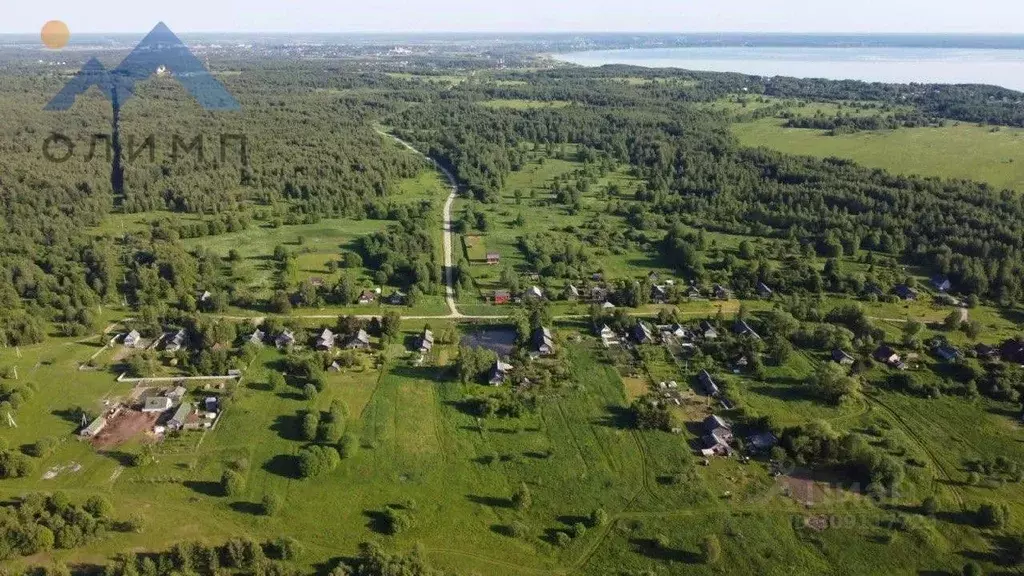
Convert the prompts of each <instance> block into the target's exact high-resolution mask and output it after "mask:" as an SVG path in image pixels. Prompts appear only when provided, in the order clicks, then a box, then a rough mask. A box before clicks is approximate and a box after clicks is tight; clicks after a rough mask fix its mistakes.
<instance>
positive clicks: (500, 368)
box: [487, 360, 512, 386]
mask: <svg viewBox="0 0 1024 576" xmlns="http://www.w3.org/2000/svg"><path fill="white" fill-rule="evenodd" d="M511 371H512V365H511V364H506V363H504V362H502V361H501V360H498V361H496V362H495V363H494V366H493V367H492V368H491V372H490V374H489V375H488V377H487V382H488V383H489V384H490V385H491V386H501V385H502V384H504V383H505V380H507V379H508V373H509V372H511Z"/></svg>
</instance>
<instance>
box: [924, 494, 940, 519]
mask: <svg viewBox="0 0 1024 576" xmlns="http://www.w3.org/2000/svg"><path fill="white" fill-rule="evenodd" d="M938 510H939V503H938V501H937V500H935V497H934V496H929V497H927V498H925V499H924V500H922V501H921V514H924V515H925V516H934V515H935V513H936V512H938Z"/></svg>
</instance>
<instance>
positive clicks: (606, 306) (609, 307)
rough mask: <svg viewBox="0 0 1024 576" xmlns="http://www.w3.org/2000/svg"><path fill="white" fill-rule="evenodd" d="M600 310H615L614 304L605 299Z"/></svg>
mask: <svg viewBox="0 0 1024 576" xmlns="http://www.w3.org/2000/svg"><path fill="white" fill-rule="evenodd" d="M601 310H615V304H612V303H611V302H608V301H607V300H606V301H605V303H604V304H601Z"/></svg>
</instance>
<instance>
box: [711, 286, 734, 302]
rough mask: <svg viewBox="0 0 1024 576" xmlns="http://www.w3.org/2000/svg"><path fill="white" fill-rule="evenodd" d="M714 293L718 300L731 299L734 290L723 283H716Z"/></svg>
mask: <svg viewBox="0 0 1024 576" xmlns="http://www.w3.org/2000/svg"><path fill="white" fill-rule="evenodd" d="M712 293H713V294H714V295H715V299H717V300H729V299H730V298H732V291H731V290H729V289H728V288H726V287H725V286H722V285H721V284H715V287H714V288H713V289H712Z"/></svg>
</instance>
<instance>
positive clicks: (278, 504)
mask: <svg viewBox="0 0 1024 576" xmlns="http://www.w3.org/2000/svg"><path fill="white" fill-rule="evenodd" d="M283 507H284V500H283V499H282V498H281V497H280V496H278V495H277V494H264V495H263V500H262V501H261V502H260V510H261V511H262V512H263V515H264V516H276V515H277V514H278V513H279V512H280V511H281V508H283Z"/></svg>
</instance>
